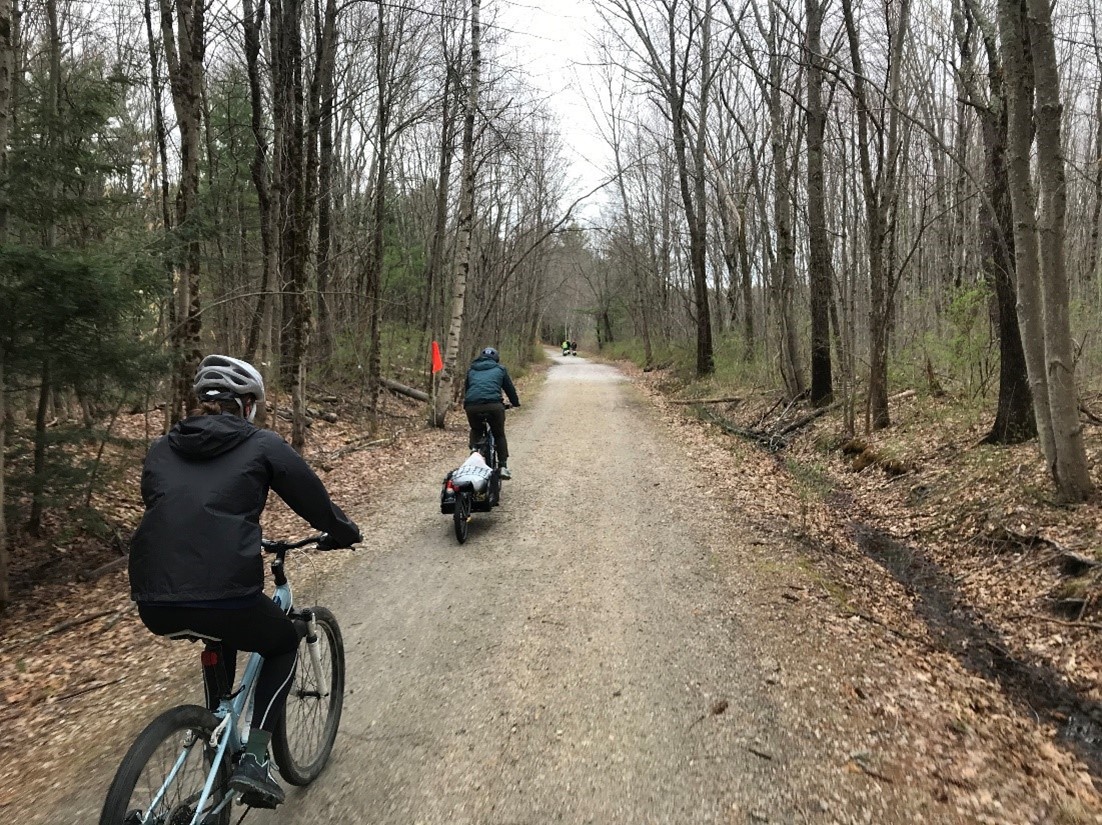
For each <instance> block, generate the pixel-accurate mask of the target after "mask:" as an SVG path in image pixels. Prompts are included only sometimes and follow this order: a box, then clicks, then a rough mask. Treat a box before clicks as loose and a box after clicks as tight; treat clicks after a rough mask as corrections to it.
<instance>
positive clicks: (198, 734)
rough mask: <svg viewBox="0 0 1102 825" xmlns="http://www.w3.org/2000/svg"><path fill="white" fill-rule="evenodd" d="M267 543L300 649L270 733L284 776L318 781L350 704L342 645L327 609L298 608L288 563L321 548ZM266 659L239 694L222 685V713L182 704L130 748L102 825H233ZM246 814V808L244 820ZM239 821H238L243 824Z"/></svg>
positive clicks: (211, 653) (213, 652) (216, 652)
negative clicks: (236, 785) (299, 551)
mask: <svg viewBox="0 0 1102 825" xmlns="http://www.w3.org/2000/svg"><path fill="white" fill-rule="evenodd" d="M322 538H323V536H312V537H310V538H308V539H303V540H302V541H298V542H279V541H265V542H263V546H264V549H265V551H266V552H268V553H272V554H274V555H275V559H273V560H272V562H271V569H272V576H273V578H274V579H275V583H276V591H275V595H274V596H273V600H274V601H275V603H276V604H277V605H279V606H280V607H281V608H282V609H283V610H284V611H286V613H287V615H288V616H289V617H290V618H291V619H292V620H293V621H294V622H295V624H296V626H298V628H299V632H300V633H301V634H302V638H303V640H304V641H305V644H301V645H300V646H299V659H298V663H297V665H296V667H295V679H294V684H293V685H292V687H291V692H290V694H289V695H288V697H287V706H286V709H285V711H284V713H283V717H282V718H281V719H280V720H279V723H278V724H277V726H276V728H275V730H274V732H273V734H272V753H273V755H274V757H275V761H276V765H277V766H278V768H279V774H280V776H282V777H283V779H284V780H285V781H287V782H288V783H290V784H292V785H308V784H310V783H311V782H313V781H314V780H315V779H316V778H317V777H318V775H319V774H320V773H321V771H322V769H323V768H324V767H325V763H326V762H327V761H328V760H329V754H330V753H331V752H332V750H333V742H334V740H335V739H336V736H337V727H338V725H339V724H340V719H341V708H342V706H343V704H344V641H343V639H342V638H341V631H340V628H339V627H338V626H337V620H336V619H335V618H334V616H333V614H332V613H330V612H329V611H328V610H326V609H325V608H324V607H311V608H306V609H302V610H297V609H295V608H294V607H293V604H294V603H293V601H292V597H291V584H290V582H289V581H288V580H287V574H286V572H285V570H284V566H283V562H284V558H285V557H286V555H287V552H288V551H290V550H294V549H296V548H298V547H305V546H306V545H308V544H316V543H317V542H318V541H320V540H321V539H322ZM220 655H221V650H220V649H219V645H217V644H208V646H207V649H206V650H204V651H203V666H204V667H216V669H217V672H218V673H221V668H220V667H217V659H216V658H214V657H216V656H220ZM260 663H261V657H260V656H259V655H258V654H256V653H253V654H252V655H250V657H249V660H248V664H247V665H246V666H245V671H244V674H243V675H242V677H241V682H240V684H239V685H238V686H237V687H236V689H233V690H231V689H229V688H230V686H223V690H222V694H223V695H222V699H221V703H220V705H219V707H218V710H217V711H215V712H213V713H212V712H211V711H210V710H208V709H207V708H204V707H200V706H199V705H180V706H178V707H174V708H171V709H170V710H167V711H165V712H164V713H162V714H161V715H160V716H158V717H157V718H156V719H154V720H153V721H152V722H150V724H149V725H148V727H146V729H145V730H143V731H142V732H141V733H140V734H139V735H138V738H137V739H135V740H134V744H133V745H131V746H130V750H129V751H127V753H126V756H125V757H124V758H123V760H122V764H121V765H120V766H119V769H118V772H117V773H116V774H115V779H114V781H113V782H112V783H111V787H110V789H109V790H108V792H107V800H106V801H105V802H104V805H103V813H102V815H101V816H100V825H229V823H230V817H231V809H232V807H233V805H234V802H235V801H236V802H238V803H239V806H240V804H243V803H241V800H240V799H239V795H238V793H237V792H236V791H233V790H231V789H230V787H229V781H230V775H231V774H232V773H233V769H234V766H235V765H236V764H237V760H238V759H239V758H240V756H241V754H242V753H243V752H244V749H245V743H246V742H247V741H248V728H247V721H246V720H248V719H249V714H248V713H247V711H248V709H249V707H250V704H251V701H252V695H253V690H254V688H255V686H256V678H257V675H258V674H259V672H260ZM244 813H247V809H246V810H245V811H244V812H243V813H242V818H243V817H244ZM239 821H240V820H239Z"/></svg>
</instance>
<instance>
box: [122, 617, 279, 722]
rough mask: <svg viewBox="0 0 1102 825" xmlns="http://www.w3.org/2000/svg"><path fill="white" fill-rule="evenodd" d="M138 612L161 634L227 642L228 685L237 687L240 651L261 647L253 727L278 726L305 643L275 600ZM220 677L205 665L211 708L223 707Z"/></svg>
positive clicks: (224, 677) (224, 658)
mask: <svg viewBox="0 0 1102 825" xmlns="http://www.w3.org/2000/svg"><path fill="white" fill-rule="evenodd" d="M138 615H139V616H141V619H142V622H143V623H144V624H145V626H146V627H148V628H149V629H150V630H151V631H153V633H155V634H157V635H158V636H171V637H179V636H185V635H186V636H197V637H199V638H202V639H206V640H209V641H208V643H207V648H208V649H211V648H212V647H214V644H213V642H215V641H221V642H222V657H221V662H220V665H221V667H222V673H221V677H222V680H223V682H222V684H223V685H224V686H225V687H227V688H232V687H233V679H234V671H235V670H236V665H237V651H239V650H248V651H256V652H257V653H259V654H260V655H261V656H263V657H264V663H263V665H261V667H260V676H259V677H258V678H257V681H256V693H255V695H254V698H253V718H252V726H253V727H254V728H260V729H261V730H265V731H268V732H271V731H272V730H273V729H274V728H275V724H276V721H277V720H278V719H279V718H280V716H281V715H282V714H283V706H284V704H286V702H287V694H288V693H289V692H290V690H291V679H292V678H293V676H294V672H295V659H296V657H297V652H298V643H299V634H298V631H297V630H296V628H295V625H294V623H293V622H292V621H291V620H290V619H288V618H287V616H286V614H284V613H283V611H282V610H280V609H279V608H278V607H277V606H276V604H275V602H273V601H272V600H271V599H269V598H268V597H267V596H261V597H259V598H257V600H256V604H255V605H252V606H250V607H239V608H234V609H230V610H225V609H222V608H214V607H175V606H172V605H164V604H157V605H153V604H139V605H138ZM218 679H219V674H218V673H217V672H215V671H214V669H212V668H206V667H205V668H203V685H204V687H205V688H206V695H207V706H208V707H209V708H210V709H211V710H215V709H216V708H217V707H218V701H219V698H220V696H219V689H218Z"/></svg>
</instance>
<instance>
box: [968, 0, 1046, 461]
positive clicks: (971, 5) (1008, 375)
mask: <svg viewBox="0 0 1102 825" xmlns="http://www.w3.org/2000/svg"><path fill="white" fill-rule="evenodd" d="M961 8H962V9H963V11H964V13H965V15H966V16H967V19H968V21H969V22H970V23H971V25H966V24H965V18H964V17H961V16H959V15H958V16H955V17H954V28H955V30H956V33H957V44H958V47H959V49H960V53H961V64H962V68H961V71H960V78H961V84H962V85H963V87H964V89H965V91H966V93H967V95H968V98H969V101H970V102H971V103H972V105H973V107H974V108H975V109H976V112H977V113H978V115H979V121H980V136H981V138H982V140H983V149H984V190H985V194H986V197H985V198H984V199H983V201H982V202H981V203H980V208H979V224H980V227H979V228H980V238H981V244H982V249H983V254H982V265H983V269H984V276H985V279H986V280H987V282H988V283H989V284H990V285H991V288H992V289H993V290H994V293H995V302H996V309H997V312H998V328H999V401H998V406H997V408H996V411H995V421H994V423H993V424H992V425H991V431H990V432H989V433H988V434H987V436H986V437H985V438H984V441H985V442H987V443H989V444H1018V443H1020V442H1023V441H1028V440H1029V439H1031V438H1033V437H1034V436H1036V435H1037V424H1036V422H1035V419H1034V417H1033V397H1032V393H1031V392H1030V389H1029V378H1028V369H1027V366H1026V361H1025V352H1024V351H1023V349H1022V336H1021V331H1020V329H1019V327H1018V313H1017V309H1016V304H1017V301H1018V296H1017V292H1016V290H1015V288H1014V234H1013V227H1012V215H1011V207H1010V193H1009V191H1008V188H1007V187H1008V184H1007V176H1006V138H1007V129H1006V92H1005V89H1004V85H1003V66H1002V61H1001V60H1000V59H999V53H998V37H997V32H996V31H995V27H994V25H993V21H991V20H990V19H989V18H988V17H987V16H986V15H985V14H984V12H983V10H982V9H981V8H980V7H979V5H978V4H977V2H976V0H964V2H963V3H962V6H961ZM974 29H978V31H979V33H980V38H981V40H980V42H981V43H982V44H983V46H984V50H985V53H986V56H987V64H988V70H987V77H988V86H989V89H988V95H987V99H984V96H983V95H982V93H981V92H980V90H979V89H978V88H977V87H976V74H977V70H976V60H975V46H974V43H973V40H972V37H971V33H972V31H973V30H974Z"/></svg>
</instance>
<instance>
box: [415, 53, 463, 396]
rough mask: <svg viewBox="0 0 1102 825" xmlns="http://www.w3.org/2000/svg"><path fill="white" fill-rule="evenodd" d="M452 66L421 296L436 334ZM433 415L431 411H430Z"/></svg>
mask: <svg viewBox="0 0 1102 825" xmlns="http://www.w3.org/2000/svg"><path fill="white" fill-rule="evenodd" d="M452 83H453V80H452V70H451V67H450V66H449V67H448V68H447V70H446V72H445V78H444V92H443V96H442V98H441V111H440V150H439V151H440V162H439V166H438V167H437V172H436V202H435V206H434V211H433V228H432V241H431V243H430V245H429V258H428V261H427V262H426V266H425V296H424V301H423V303H422V311H421V317H422V318H424V322H425V324H426V332H428V333H430V334H431V335H436V333H437V330H438V329H439V327H438V326H437V324H436V320H437V318H438V316H439V314H440V310H438V309H437V301H436V291H437V288H438V285H439V283H440V281H442V280H443V279H442V277H441V276H442V274H443V272H442V270H443V261H444V238H445V233H446V232H447V225H448V192H449V188H448V185H449V182H450V179H451V166H452V157H453V156H454V154H455V139H454V126H453V124H452V114H451V105H452V95H453V92H452ZM433 414H434V415H435V411H434V412H433Z"/></svg>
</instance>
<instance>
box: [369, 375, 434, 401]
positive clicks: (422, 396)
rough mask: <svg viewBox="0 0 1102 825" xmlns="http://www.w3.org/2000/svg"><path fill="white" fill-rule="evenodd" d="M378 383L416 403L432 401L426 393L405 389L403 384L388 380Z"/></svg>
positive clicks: (411, 388)
mask: <svg viewBox="0 0 1102 825" xmlns="http://www.w3.org/2000/svg"><path fill="white" fill-rule="evenodd" d="M379 383H380V384H382V385H383V386H384V387H386V388H387V389H388V390H390V391H391V392H396V393H398V394H399V395H405V396H408V397H409V398H413V399H416V400H417V401H424V402H425V403H426V404H428V403H429V402H430V401H432V399H431V398H430V397H429V394H428V393H427V392H423V391H421V390H417V389H414V388H413V387H407V386H406V385H405V384H399V383H398V382H397V381H394V380H393V379H390V378H380V379H379Z"/></svg>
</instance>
